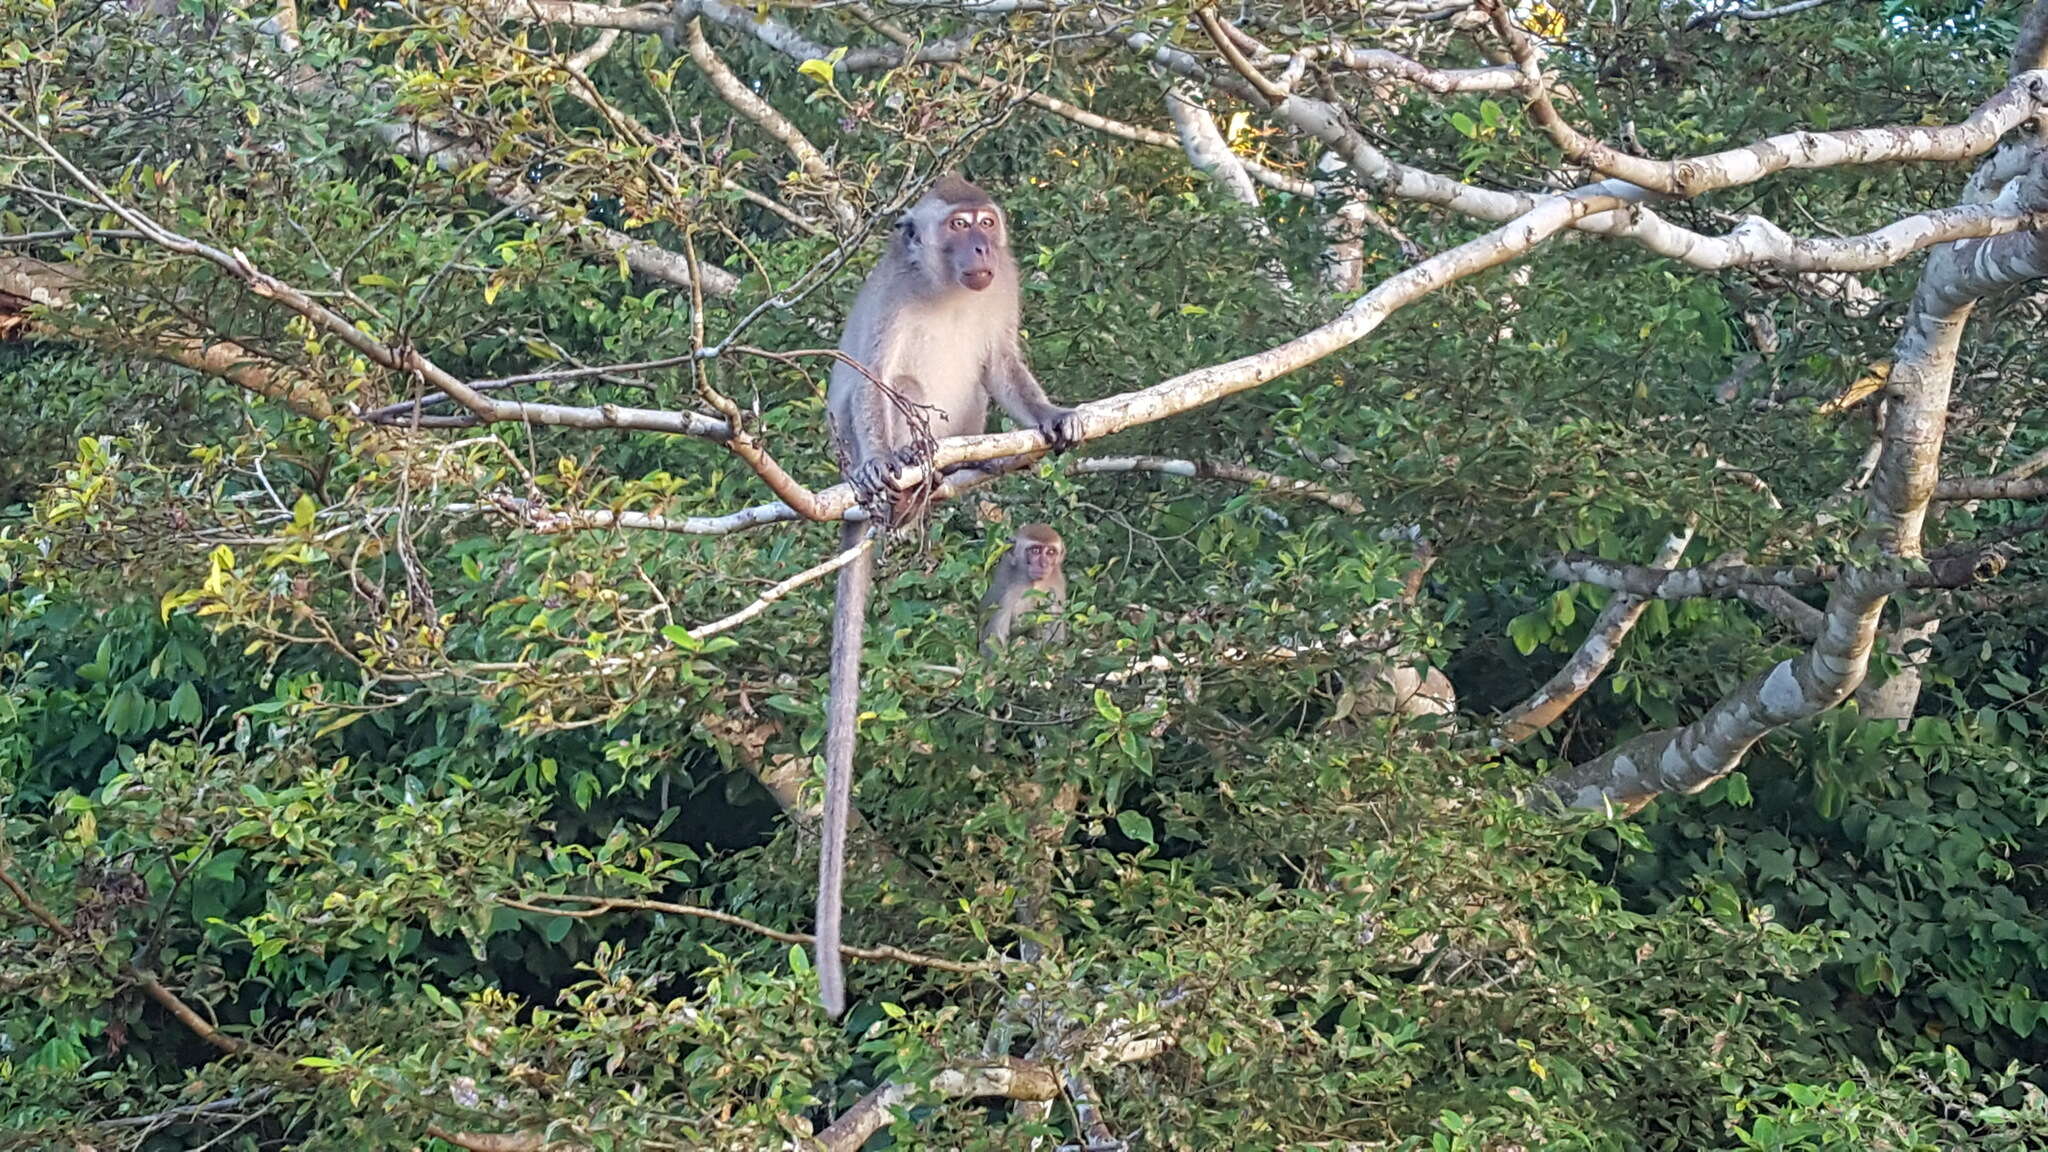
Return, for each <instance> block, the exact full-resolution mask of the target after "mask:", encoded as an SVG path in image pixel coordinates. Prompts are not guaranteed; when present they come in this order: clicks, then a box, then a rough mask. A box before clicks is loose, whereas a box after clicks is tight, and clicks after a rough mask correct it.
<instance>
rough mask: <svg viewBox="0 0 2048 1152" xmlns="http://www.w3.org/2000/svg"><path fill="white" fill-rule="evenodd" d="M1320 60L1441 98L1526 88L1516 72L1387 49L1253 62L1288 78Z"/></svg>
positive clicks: (1305, 52)
mask: <svg viewBox="0 0 2048 1152" xmlns="http://www.w3.org/2000/svg"><path fill="white" fill-rule="evenodd" d="M1319 60H1320V61H1327V62H1329V63H1331V64H1335V65H1336V66H1338V67H1340V68H1344V69H1346V70H1348V71H1352V72H1360V73H1364V74H1366V75H1368V76H1380V77H1387V78H1390V79H1394V80H1400V81H1403V82H1405V83H1408V84H1413V85H1415V86H1416V87H1417V88H1421V89H1422V90H1424V91H1426V92H1433V93H1435V94H1436V95H1439V96H1448V95H1451V94H1453V93H1459V92H1513V91H1515V90H1517V89H1519V88H1521V86H1522V75H1521V72H1520V70H1519V69H1515V68H1508V67H1501V66H1498V65H1496V66H1494V67H1490V68H1432V67H1430V66H1429V65H1427V64H1424V63H1422V62H1420V61H1417V60H1412V59H1410V58H1408V57H1406V56H1403V55H1401V54H1400V53H1398V52H1389V51H1387V50H1386V49H1384V48H1353V47H1350V46H1349V45H1346V44H1342V43H1336V44H1311V45H1306V46H1304V47H1301V48H1296V49H1293V50H1291V51H1288V52H1276V53H1274V54H1272V55H1268V56H1257V57H1254V58H1253V61H1252V62H1253V63H1255V64H1257V65H1258V66H1259V67H1261V68H1265V69H1268V70H1271V69H1276V68H1277V69H1279V70H1280V71H1281V72H1282V73H1283V74H1284V73H1287V72H1292V71H1296V70H1298V69H1299V68H1300V67H1301V66H1302V65H1304V64H1308V63H1312V62H1315V61H1319Z"/></svg>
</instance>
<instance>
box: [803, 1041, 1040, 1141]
mask: <svg viewBox="0 0 2048 1152" xmlns="http://www.w3.org/2000/svg"><path fill="white" fill-rule="evenodd" d="M1059 1094H1060V1078H1059V1074H1058V1073H1057V1072H1056V1071H1054V1070H1053V1069H1051V1068H1047V1067H1044V1066H1042V1065H1037V1064H1031V1063H1028V1062H1026V1061H1023V1060H1009V1061H1005V1062H1003V1063H999V1064H987V1065H980V1066H974V1067H965V1068H949V1069H946V1070H944V1071H942V1072H940V1073H939V1074H938V1075H936V1076H934V1077H932V1078H931V1079H930V1080H929V1081H927V1082H925V1083H924V1084H923V1085H912V1084H907V1083H904V1082H902V1081H899V1080H891V1081H889V1082H887V1083H885V1084H883V1085H882V1086H881V1087H879V1088H876V1089H875V1090H874V1091H872V1092H870V1093H868V1094H867V1095H866V1096H863V1097H861V1099H860V1100H859V1102H857V1103H856V1104H854V1106H853V1107H851V1108H848V1109H847V1110H846V1111H845V1112H843V1113H841V1114H840V1116H839V1118H838V1119H837V1120H834V1121H833V1122H832V1124H831V1126H829V1127H827V1128H826V1129H825V1130H824V1131H823V1132H820V1133H818V1135H817V1136H816V1137H815V1140H816V1146H817V1147H819V1148H822V1149H824V1152H857V1150H858V1149H860V1148H861V1147H862V1146H864V1145H866V1144H867V1142H868V1140H869V1138H871V1137H873V1136H874V1134H875V1133H877V1132H880V1131H881V1130H882V1129H884V1128H887V1127H888V1126H890V1125H891V1124H894V1123H895V1122H896V1121H897V1120H898V1119H900V1117H899V1116H898V1114H897V1110H898V1109H899V1108H901V1107H902V1106H903V1105H905V1104H908V1103H910V1102H911V1101H912V1100H913V1099H914V1098H916V1097H917V1096H919V1095H930V1096H937V1097H939V1098H941V1099H953V1100H961V1099H977V1098H985V1097H994V1098H997V1099H1004V1100H1054V1099H1057V1098H1058V1097H1059Z"/></svg>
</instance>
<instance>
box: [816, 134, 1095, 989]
mask: <svg viewBox="0 0 2048 1152" xmlns="http://www.w3.org/2000/svg"><path fill="white" fill-rule="evenodd" d="M1009 239H1010V238H1009V228H1008V222H1007V221H1006V219H1005V218H1004V216H1003V210H1002V209H1001V208H998V207H997V206H996V203H995V201H993V200H991V199H989V196H988V193H986V192H983V191H982V190H981V189H980V188H977V187H975V186H974V185H973V184H970V183H968V182H967V181H966V180H965V179H962V178H961V177H960V176H958V175H954V174H948V175H946V176H944V177H942V178H940V180H939V181H938V183H937V184H935V185H933V187H932V189H931V191H929V192H927V193H925V195H924V198H923V199H921V200H919V201H918V202H917V203H916V204H914V205H912V206H911V208H910V211H908V212H907V213H905V214H904V216H903V219H902V220H901V221H899V222H898V224H897V226H896V232H895V235H894V236H893V237H892V238H891V240H890V242H889V250H888V252H887V253H886V254H884V255H883V257H882V261H881V263H879V264H877V265H876V266H875V270H874V271H873V272H871V273H869V274H868V278H867V282H866V283H864V284H862V285H861V289H860V294H859V295H858V296H857V297H855V298H854V302H853V311H852V312H851V313H850V314H849V315H848V316H847V318H846V330H845V331H844V332H843V333H841V334H840V337H839V351H840V352H841V353H843V354H844V356H845V358H846V359H847V360H851V361H853V363H852V364H849V363H847V362H845V360H842V361H840V362H837V363H835V364H834V365H833V367H832V383H831V386H830V387H829V388H828V389H827V390H826V393H825V408H826V412H827V413H828V415H829V417H830V420H831V425H832V438H833V442H834V445H835V447H836V448H837V449H838V451H839V455H840V462H841V467H842V468H843V469H844V470H845V475H846V479H847V482H848V483H850V484H852V485H853V487H854V489H855V491H857V492H858V493H859V494H860V497H861V504H862V506H864V507H865V508H867V509H868V510H869V512H870V513H871V514H873V515H877V516H882V517H885V518H886V520H887V522H888V523H890V524H892V525H893V524H895V523H898V522H900V521H901V520H903V519H905V518H907V516H909V515H912V514H914V513H915V512H916V511H917V510H918V508H919V507H920V506H921V502H920V501H917V500H914V499H905V498H904V497H903V496H901V495H900V494H898V493H897V492H896V491H895V483H896V481H897V479H898V477H899V476H900V474H901V473H902V471H903V470H904V469H905V468H909V467H913V466H915V465H918V464H921V463H923V462H924V460H925V459H926V453H927V452H928V451H929V449H930V446H931V444H932V442H933V441H935V440H938V439H941V438H943V437H947V436H965V435H972V434H976V433H981V432H986V431H987V430H988V402H989V398H990V397H994V399H995V402H996V403H997V404H1000V405H1002V408H1003V411H1005V412H1007V413H1009V415H1010V418H1011V419H1012V420H1015V421H1016V422H1017V423H1019V424H1021V425H1024V426H1025V427H1029V428H1033V429H1036V430H1037V431H1038V432H1039V433H1040V434H1042V435H1043V436H1044V437H1045V438H1046V440H1048V441H1049V442H1050V443H1051V445H1052V450H1053V451H1054V452H1064V451H1066V450H1067V449H1068V448H1070V447H1072V446H1073V445H1074V444H1075V443H1076V442H1077V441H1078V440H1079V439H1080V436H1081V422H1080V419H1079V418H1078V417H1077V416H1076V414H1075V412H1074V410H1073V409H1072V408H1065V407H1061V406H1060V405H1058V404H1054V403H1053V402H1052V401H1051V400H1050V399H1048V398H1047V397H1046V394H1045V389H1044V388H1043V387H1041V386H1040V385H1039V383H1038V378H1037V377H1035V376H1033V375H1032V374H1031V369H1030V368H1029V367H1027V366H1026V365H1025V363H1024V353H1023V350H1022V349H1021V348H1020V347H1018V343H1017V320H1018V316H1017V310H1018V296H1017V264H1016V262H1015V261H1014V260H1012V259H1011V257H1010V243H1009ZM854 364H858V365H861V366H862V367H864V368H865V369H866V371H863V370H862V369H861V368H856V367H855V366H854ZM860 534H861V528H860V526H859V525H858V524H856V523H853V522H848V524H847V525H846V527H845V528H844V529H843V530H842V532H841V535H840V539H841V542H842V544H843V546H845V547H849V548H850V547H852V546H853V545H854V544H856V543H858V541H859V539H860ZM877 544H879V541H877ZM874 578H875V553H874V552H873V551H870V552H869V554H868V555H866V556H864V557H862V558H861V559H860V560H857V561H855V562H853V563H851V564H848V565H846V566H845V567H843V568H841V569H840V570H839V585H838V592H837V594H836V596H835V597H834V603H833V608H832V613H833V616H832V687H831V691H830V692H829V694H828V695H827V698H826V705H825V709H826V710H825V805H824V809H825V810H824V833H823V843H822V844H821V845H820V846H819V850H818V914H817V937H818V939H817V967H818V996H819V999H820V1000H821V1001H822V1002H823V1003H824V1006H825V1011H826V1012H827V1013H829V1014H831V1015H832V1016H834V1017H837V1016H839V1015H840V1014H841V1013H842V1012H844V1011H845V1010H846V986H845V980H844V978H843V974H842V972H841V969H840V961H839V920H840V892H841V889H842V887H843V885H844V883H845V878H846V876H845V873H846V869H845V855H846V819H847V808H848V806H849V804H850V803H851V799H852V793H853V738H854V720H855V718H856V717H857V716H858V714H859V702H860V650H861V636H862V632H863V631H864V629H865V627H866V623H867V604H868V593H869V591H870V589H871V588H872V586H873V584H874Z"/></svg>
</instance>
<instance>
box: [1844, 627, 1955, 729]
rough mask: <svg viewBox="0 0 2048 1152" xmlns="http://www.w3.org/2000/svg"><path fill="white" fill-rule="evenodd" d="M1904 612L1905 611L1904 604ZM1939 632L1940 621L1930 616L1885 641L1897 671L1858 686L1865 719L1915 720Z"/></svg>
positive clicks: (1887, 637)
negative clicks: (1914, 715) (1922, 687)
mask: <svg viewBox="0 0 2048 1152" xmlns="http://www.w3.org/2000/svg"><path fill="white" fill-rule="evenodd" d="M1901 608H1902V609H1903V608H1904V604H1903V603H1902V604H1901ZM1909 615H1911V614H1910V613H1909ZM1939 631H1941V618H1940V617H1938V616H1927V617H1924V618H1920V619H1908V620H1906V621H1904V622H1902V623H1901V624H1900V625H1899V627H1898V628H1897V629H1895V630H1893V631H1892V632H1891V633H1890V634H1889V635H1888V636H1886V637H1885V650H1886V652H1888V653H1889V654H1890V655H1891V657H1892V659H1893V660H1894V661H1895V662H1896V663H1897V665H1898V667H1897V668H1895V669H1893V670H1892V674H1891V675H1890V676H1887V677H1885V678H1884V679H1883V680H1874V679H1870V678H1868V677H1866V678H1865V679H1864V681H1863V683H1862V684H1859V685H1857V687H1856V706H1857V709H1858V710H1859V711H1861V712H1862V714H1863V716H1864V718H1865V719H1867V720H1889V721H1894V722H1896V723H1899V724H1902V725H1903V724H1904V723H1905V722H1906V721H1908V720H1911V719H1912V718H1913V710H1914V709H1915V708H1916V707H1917V706H1918V705H1919V703H1920V689H1921V686H1922V684H1923V683H1924V682H1925V679H1926V673H1927V661H1928V658H1929V657H1931V656H1932V655H1933V654H1934V650H1933V648H1932V647H1931V645H1932V644H1933V642H1934V636H1935V633H1937V632H1939Z"/></svg>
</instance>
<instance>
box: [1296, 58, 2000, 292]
mask: <svg viewBox="0 0 2048 1152" xmlns="http://www.w3.org/2000/svg"><path fill="white" fill-rule="evenodd" d="M1274 112H1275V114H1276V115H1278V116H1279V117H1280V118H1281V119H1282V120H1284V121H1286V122H1287V123H1288V124H1290V125H1291V126H1293V127H1294V128H1295V129H1297V130H1298V131H1301V132H1303V133H1304V134H1306V135H1309V136H1312V137H1314V138H1315V139H1317V140H1319V141H1321V142H1322V143H1323V144H1325V145H1326V146H1328V147H1329V148H1331V149H1332V150H1334V151H1335V152H1336V153H1337V154H1338V155H1339V156H1340V157H1342V158H1343V159H1344V161H1345V163H1346V164H1347V165H1348V166H1349V167H1350V169H1351V170H1352V172H1353V174H1354V175H1355V177H1356V178H1357V179H1358V180H1359V181H1361V182H1362V183H1364V184H1365V185H1367V186H1370V187H1375V188H1378V189H1380V190H1381V191H1383V192H1385V193H1386V194H1387V195H1390V196H1393V197H1395V198H1398V199H1403V200H1414V201H1417V202H1419V203H1423V204H1430V205H1434V206H1436V207H1439V208H1445V209H1448V210H1450V211H1453V212H1456V213H1458V214H1460V215H1463V216H1470V217H1472V218H1474V219H1478V220H1487V221H1494V222H1499V221H1505V220H1510V219H1514V218H1516V217H1518V216H1520V215H1522V214H1523V213H1525V212H1527V211H1528V210H1529V209H1530V207H1531V206H1533V205H1534V204H1535V203H1536V201H1537V199H1538V197H1535V196H1533V195H1531V194H1529V193H1523V192H1505V191H1498V190H1495V189H1491V188H1480V187H1477V186H1475V185H1471V184H1466V183H1463V182H1461V181H1458V180H1454V179H1451V178H1450V177H1447V176H1441V175H1438V174H1436V173H1434V172H1428V171H1424V170H1423V169H1420V168H1414V167H1410V166H1409V165H1406V164H1401V163H1398V162H1396V161H1394V160H1391V159H1389V158H1388V157H1387V156H1386V154H1385V153H1383V152H1381V151H1380V150H1379V149H1378V148H1377V147H1375V146H1374V145H1373V144H1372V143H1370V142H1369V141H1367V140H1366V138H1365V137H1364V136H1363V135H1361V134H1360V133H1359V132H1358V131H1357V130H1356V129H1355V128H1353V127H1351V125H1350V122H1349V120H1348V119H1347V118H1346V117H1345V115H1344V114H1343V113H1342V112H1341V111H1340V110H1339V109H1338V108H1336V107H1335V106H1334V105H1331V104H1328V103H1325V102H1323V101H1321V100H1315V99H1311V98H1308V97H1303V96H1300V95H1294V96H1290V97H1288V98H1287V99H1286V100H1285V101H1283V102H1281V103H1280V104H1279V105H1278V106H1277V107H1276V108H1275V109H1274ZM1871 131H1880V132H1881V131H1885V130H1884V129H1872V130H1871ZM1596 189H1597V190H1598V191H1600V192H1603V193H1605V194H1608V195H1611V196H1614V197H1616V198H1618V199H1620V200H1623V201H1626V202H1627V204H1628V207H1626V208H1625V209H1623V210H1620V211H1614V212H1603V213H1597V214H1595V215H1592V216H1589V217H1587V218H1585V219H1584V220H1581V221H1578V222H1576V223H1575V224H1574V225H1573V226H1574V227H1575V228H1577V229H1578V230H1579V231H1582V232H1589V233H1592V234H1594V235H1601V236H1611V237H1614V238H1617V239H1625V240H1629V241H1631V242H1633V243H1635V244H1639V245H1641V246H1642V247H1643V248H1645V249H1647V250H1649V251H1650V252H1653V253H1655V254H1657V255H1659V256H1664V257H1667V258H1669V259H1672V260H1677V261H1680V262H1682V263H1684V264H1687V265H1689V266H1691V267H1694V268H1699V269H1702V270H1705V271H1719V270H1723V269H1729V268H1738V267H1756V266H1763V265H1769V266H1774V267H1781V268H1784V269H1786V270H1788V271H1796V272H1852V271H1868V270H1871V269H1874V268H1881V267H1886V266H1888V265H1889V264H1892V263H1896V262H1898V261H1899V260H1901V259H1903V258H1904V257H1906V256H1907V255H1910V254H1911V253H1913V252H1916V251H1918V250H1920V249H1921V248H1926V247H1931V246H1933V245H1936V244H1940V243H1945V242H1949V241H1954V240H1962V239H1973V238H1979V237H1986V236H1994V235H2005V234H2008V233H2012V232H2018V231H2021V230H2024V229H2027V228H2029V227H2038V223H2037V220H2038V216H2039V214H2038V213H2022V214H2014V213H2010V212H2006V211H2002V210H1998V209H1992V208H1988V207H1981V206H1970V205H1965V206H1961V207H1958V208H1947V209H1941V210H1939V211H1938V212H1931V213H1921V214H1919V215H1915V216H1908V217H1905V218H1903V219H1901V220H1898V221H1895V222H1894V223H1892V224H1889V225H1886V226H1885V227H1883V228H1880V229H1877V230H1876V231H1874V232H1870V233H1867V234H1865V235H1862V236H1851V237H1844V238H1798V237H1793V236H1791V235H1790V234H1788V233H1786V232H1785V231H1784V230H1783V229H1781V228H1779V227H1778V226H1777V225H1775V224H1773V223H1771V222H1770V221H1768V220H1765V219H1764V218H1763V217H1761V216H1750V217H1747V218H1745V219H1744V221H1743V222H1742V223H1741V224H1740V225H1737V226H1736V228H1735V229H1733V230H1732V231H1730V232H1729V233H1728V234H1727V235H1725V236H1708V235H1706V234H1704V233H1701V232H1696V231H1693V230H1692V229H1689V228H1682V227H1679V226H1678V225H1675V224H1673V223H1671V222H1670V221H1668V220H1666V219H1664V218H1663V217H1661V216H1659V215H1657V214H1656V213H1655V212H1654V211H1652V210H1651V209H1650V208H1648V207H1646V206H1645V205H1644V203H1643V202H1644V201H1646V200H1649V199H1651V198H1653V195H1654V194H1653V193H1651V192H1650V191H1649V190H1648V189H1645V188H1642V187H1640V186H1638V185H1635V184H1631V183H1629V182H1628V181H1625V180H1609V181H1605V182H1603V183H1599V184H1593V185H1588V186H1587V188H1586V189H1582V191H1590V190H1596ZM1973 209H1974V210H1973Z"/></svg>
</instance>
